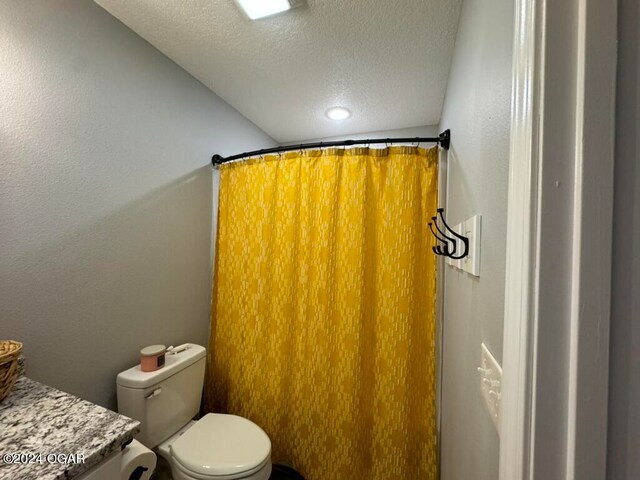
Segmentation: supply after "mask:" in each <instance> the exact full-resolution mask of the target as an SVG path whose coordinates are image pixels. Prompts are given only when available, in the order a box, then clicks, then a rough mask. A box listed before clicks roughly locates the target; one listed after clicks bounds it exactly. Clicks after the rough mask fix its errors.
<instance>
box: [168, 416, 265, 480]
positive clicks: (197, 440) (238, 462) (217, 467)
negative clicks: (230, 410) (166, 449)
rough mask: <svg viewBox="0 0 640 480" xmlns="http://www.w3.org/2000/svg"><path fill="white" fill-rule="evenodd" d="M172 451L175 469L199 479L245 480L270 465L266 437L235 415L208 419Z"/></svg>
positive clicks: (206, 417)
mask: <svg viewBox="0 0 640 480" xmlns="http://www.w3.org/2000/svg"><path fill="white" fill-rule="evenodd" d="M170 449H171V457H172V459H173V460H174V462H175V465H176V467H177V468H179V469H180V470H182V471H183V472H184V473H185V474H186V475H188V476H190V477H193V478H197V479H206V480H232V479H245V478H249V477H251V476H252V475H253V474H255V473H256V472H259V471H260V470H261V469H263V468H265V467H266V466H267V465H269V466H270V464H271V441H270V440H269V437H268V436H267V434H266V433H265V432H264V431H263V430H262V429H261V428H260V427H259V426H257V425H256V424H255V423H253V422H251V421H250V420H247V419H246V418H242V417H238V416H236V415H224V414H217V413H209V414H207V415H205V416H204V417H202V418H201V419H200V420H198V421H197V422H195V423H194V424H193V425H192V426H191V427H190V428H189V429H187V430H186V431H185V432H184V433H183V434H182V435H181V436H180V437H179V438H178V439H176V441H175V442H173V443H172V444H171V447H170Z"/></svg>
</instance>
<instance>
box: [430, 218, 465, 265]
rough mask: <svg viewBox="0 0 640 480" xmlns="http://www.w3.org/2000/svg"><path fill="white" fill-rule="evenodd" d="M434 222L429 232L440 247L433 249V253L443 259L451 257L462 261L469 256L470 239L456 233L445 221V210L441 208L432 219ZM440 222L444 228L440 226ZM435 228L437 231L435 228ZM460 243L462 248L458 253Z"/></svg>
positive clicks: (431, 223)
mask: <svg viewBox="0 0 640 480" xmlns="http://www.w3.org/2000/svg"><path fill="white" fill-rule="evenodd" d="M431 220H433V222H429V230H431V233H432V234H433V236H434V237H436V239H437V240H438V245H436V246H435V247H432V250H433V253H435V254H436V255H441V256H443V257H449V258H451V259H452V260H460V259H461V258H464V257H466V256H467V255H469V239H468V238H467V237H465V236H463V235H460V234H459V233H456V232H454V231H453V230H452V229H451V227H449V225H447V222H446V221H445V219H444V209H443V208H439V209H438V213H437V214H436V216H434V217H431ZM438 221H440V223H441V224H442V227H441V226H440V225H438ZM434 226H435V230H434V228H433V227H434ZM459 243H462V248H461V249H460V251H458V246H459Z"/></svg>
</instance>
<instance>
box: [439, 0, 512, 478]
mask: <svg viewBox="0 0 640 480" xmlns="http://www.w3.org/2000/svg"><path fill="white" fill-rule="evenodd" d="M513 25H514V11H513V4H512V2H511V1H509V0H485V1H481V0H465V1H464V2H463V6H462V11H461V17H460V24H459V27H458V37H457V40H456V46H455V50H454V57H453V64H452V68H451V73H450V78H449V86H448V89H447V95H446V99H445V103H444V109H443V114H442V121H441V124H440V130H444V129H446V128H450V129H451V135H452V142H451V150H450V151H449V156H448V170H449V171H448V175H449V184H448V195H447V197H448V198H447V209H446V214H447V218H448V220H449V221H450V222H451V224H454V225H455V224H457V223H459V222H460V221H462V220H465V219H466V218H469V217H471V216H472V215H475V214H481V215H482V254H481V276H480V278H476V277H472V276H470V275H469V274H467V273H463V272H460V271H458V270H454V269H452V268H451V267H449V266H446V267H445V302H444V327H443V373H442V411H441V414H442V419H441V465H442V479H443V480H461V479H464V480H466V479H473V480H496V479H497V478H498V451H499V439H498V435H497V433H496V431H495V429H494V427H493V424H492V422H491V418H490V417H489V414H488V413H487V412H486V410H485V408H484V406H483V402H482V399H481V396H480V387H479V383H480V380H479V377H478V373H477V371H476V367H477V366H479V364H480V344H481V342H485V343H486V344H487V345H488V347H489V349H490V350H491V351H492V352H493V354H494V355H495V357H496V358H497V359H498V361H499V362H500V361H501V360H502V331H503V306H504V273H505V248H506V218H507V204H506V201H507V180H508V164H509V131H510V119H511V115H510V95H511V71H512V70H511V65H512V60H511V53H512V42H513V38H512V36H513Z"/></svg>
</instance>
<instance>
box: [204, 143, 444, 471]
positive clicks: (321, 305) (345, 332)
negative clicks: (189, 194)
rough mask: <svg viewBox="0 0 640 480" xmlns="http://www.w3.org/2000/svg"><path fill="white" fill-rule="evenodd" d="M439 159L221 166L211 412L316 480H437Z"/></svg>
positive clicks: (314, 159) (415, 154) (354, 157)
mask: <svg viewBox="0 0 640 480" xmlns="http://www.w3.org/2000/svg"><path fill="white" fill-rule="evenodd" d="M437 158H438V153H437V149H436V148H432V149H428V150H426V149H422V148H415V147H390V148H386V149H369V148H353V149H350V150H339V149H331V150H324V151H318V150H311V151H306V152H301V153H287V154H283V155H282V156H281V157H278V156H267V157H265V158H263V159H258V160H249V161H245V162H241V163H236V164H229V165H224V166H222V167H221V172H220V174H221V177H220V202H219V217H218V235H217V244H216V262H215V280H214V296H213V308H212V326H211V339H210V344H209V352H210V356H209V365H208V366H209V368H208V371H209V375H208V380H207V385H206V408H207V409H208V410H209V411H216V412H228V413H233V414H237V415H241V416H244V417H247V418H249V419H251V420H252V421H254V422H255V423H257V424H258V425H260V426H261V427H262V428H263V429H264V430H265V431H266V432H267V434H268V435H269V437H270V438H271V441H272V444H273V453H272V459H273V460H274V462H283V463H289V464H291V465H294V466H295V467H296V468H297V469H298V470H299V471H300V472H301V473H302V474H303V475H304V476H305V477H306V478H307V480H360V479H362V480H392V479H393V480H399V479H401V480H436V478H437V476H438V473H437V468H438V467H437V465H438V460H437V444H436V442H437V431H436V402H435V384H436V368H435V285H436V262H435V255H434V254H433V253H432V251H431V247H432V246H433V245H434V243H433V237H432V236H431V234H430V233H429V231H428V226H427V223H428V222H429V221H430V217H431V215H433V214H435V211H436V208H437V206H436V204H437V178H438V174H437V173H438V166H437Z"/></svg>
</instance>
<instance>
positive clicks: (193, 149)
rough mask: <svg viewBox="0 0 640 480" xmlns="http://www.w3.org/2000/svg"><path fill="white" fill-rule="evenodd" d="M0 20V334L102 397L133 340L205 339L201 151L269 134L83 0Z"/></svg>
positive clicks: (41, 2)
mask: <svg viewBox="0 0 640 480" xmlns="http://www.w3.org/2000/svg"><path fill="white" fill-rule="evenodd" d="M0 25H2V27H1V28H0V45H2V48H1V49H0V71H1V72H2V74H1V75H0V92H1V95H2V101H1V102H0V165H1V167H0V338H13V339H18V340H21V341H23V342H24V344H25V355H26V357H27V372H28V374H29V376H31V377H33V378H34V379H36V380H40V381H42V382H45V383H48V384H50V385H53V386H55V387H59V388H61V389H63V390H66V391H69V392H71V393H74V394H77V395H79V396H81V397H83V398H86V399H88V400H91V401H94V402H97V403H99V404H102V405H105V406H110V407H114V406H115V388H114V387H115V385H114V382H115V375H116V373H117V372H118V371H120V370H122V369H125V368H128V367H129V366H131V365H133V364H135V363H137V361H138V358H137V352H138V351H139V349H140V347H143V346H145V345H149V344H153V343H167V344H168V343H181V342H187V341H190V342H199V343H204V342H205V341H206V338H207V329H208V324H209V307H210V297H211V288H210V285H211V262H210V257H211V253H210V251H211V228H212V221H211V217H212V178H211V168H210V166H209V158H210V156H211V154H212V153H214V152H219V153H222V154H231V153H235V152H238V151H244V150H248V149H251V148H259V147H263V146H268V145H272V144H273V141H272V140H271V139H270V138H269V137H267V136H266V135H265V134H264V133H262V132H261V131H260V130H258V129H257V128H256V127H255V126H254V125H253V124H252V123H250V122H249V121H248V120H246V119H245V118H244V117H242V116H241V115H240V114H238V113H237V112H236V111H235V110H233V109H232V108H231V107H230V106H228V105H227V104H226V103H224V102H223V101H222V100H220V99H219V98H218V97H217V96H216V95H214V94H213V93H211V92H210V91H209V90H207V89H206V88H205V87H204V86H202V85H201V84H200V83H198V82H197V81H196V80H194V79H193V78H192V77H191V76H189V75H188V74H187V73H185V72H184V71H183V70H181V69H180V68H179V67H177V66H176V65H175V64H174V63H172V62H171V61H170V60H168V59H167V58H166V57H164V56H163V55H162V54H161V53H159V52H158V51H157V50H155V49H154V48H153V47H151V46H150V45H149V44H147V43H146V42H145V41H143V40H142V39H141V38H139V37H138V36H137V35H136V34H134V33H133V32H131V31H130V30H129V29H127V28H126V27H125V26H123V25H122V24H121V23H120V22H118V21H117V20H115V19H114V18H113V17H111V16H110V15H109V14H108V13H107V12H105V11H104V10H103V9H101V8H100V7H98V6H97V5H95V4H94V3H93V2H91V1H86V0H56V1H51V0H5V1H2V2H0Z"/></svg>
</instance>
